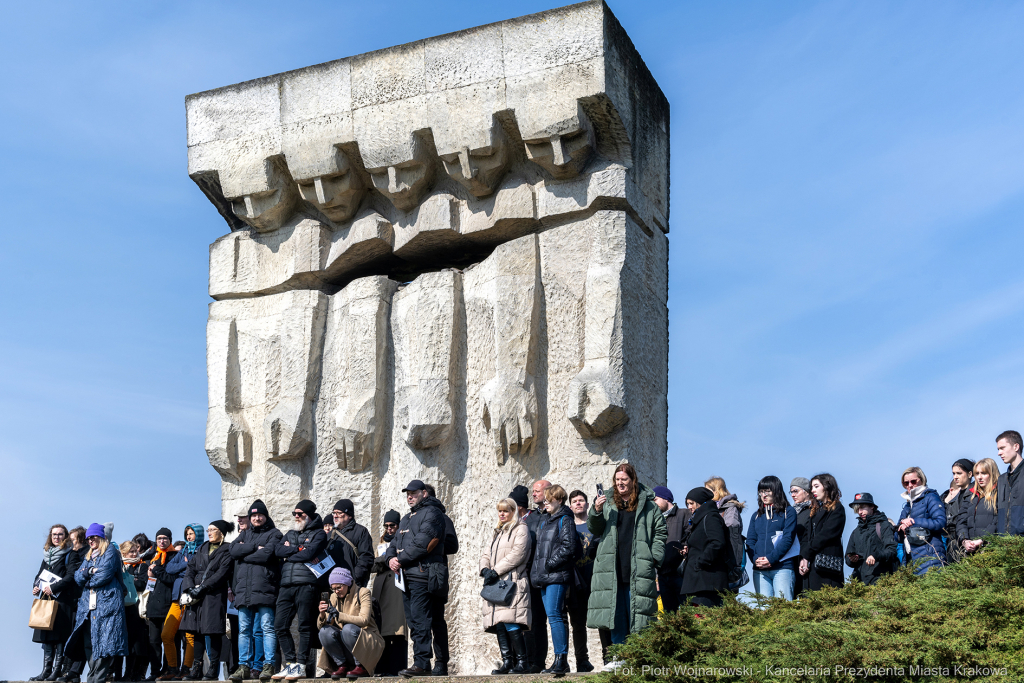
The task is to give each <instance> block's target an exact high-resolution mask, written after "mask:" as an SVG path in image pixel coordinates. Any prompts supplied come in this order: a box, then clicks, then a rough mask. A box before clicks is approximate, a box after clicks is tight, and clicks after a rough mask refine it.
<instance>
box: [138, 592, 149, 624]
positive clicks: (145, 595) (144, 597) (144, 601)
mask: <svg viewBox="0 0 1024 683" xmlns="http://www.w3.org/2000/svg"><path fill="white" fill-rule="evenodd" d="M148 605H149V591H148V590H145V591H142V594H141V595H140V596H139V616H140V617H142V618H143V619H145V618H146V607H147V606H148Z"/></svg>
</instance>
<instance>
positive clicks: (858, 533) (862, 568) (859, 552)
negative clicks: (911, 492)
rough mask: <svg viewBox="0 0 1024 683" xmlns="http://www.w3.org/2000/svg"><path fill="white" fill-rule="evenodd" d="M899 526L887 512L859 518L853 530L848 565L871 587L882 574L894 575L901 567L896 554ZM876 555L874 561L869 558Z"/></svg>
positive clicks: (876, 511) (847, 556) (877, 512)
mask: <svg viewBox="0 0 1024 683" xmlns="http://www.w3.org/2000/svg"><path fill="white" fill-rule="evenodd" d="M895 531H896V528H895V527H894V526H893V525H892V523H891V522H890V521H889V518H888V517H887V516H886V514H885V513H884V512H879V511H878V510H877V509H876V510H875V514H873V515H868V517H867V518H865V519H860V517H858V518H857V528H856V529H854V530H853V531H852V532H851V533H850V540H849V542H848V543H847V544H846V565H847V566H848V567H852V568H853V577H854V578H857V579H860V581H861V583H863V584H865V585H867V586H870V585H871V584H873V583H875V582H876V581H878V579H879V577H881V576H883V575H885V574H891V573H892V572H894V571H896V567H898V566H899V560H898V558H897V556H896V547H897V545H896V534H895ZM869 557H873V558H875V563H874V564H867V563H866V562H865V560H867V559H868V558H869Z"/></svg>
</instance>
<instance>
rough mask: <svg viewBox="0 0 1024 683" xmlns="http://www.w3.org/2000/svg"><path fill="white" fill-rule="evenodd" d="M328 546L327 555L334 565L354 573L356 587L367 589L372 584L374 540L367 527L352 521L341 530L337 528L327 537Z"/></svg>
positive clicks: (353, 578)
mask: <svg viewBox="0 0 1024 683" xmlns="http://www.w3.org/2000/svg"><path fill="white" fill-rule="evenodd" d="M346 538H347V539H348V541H346V540H345V539H346ZM349 542H351V545H349ZM326 544H327V554H328V555H330V556H331V557H332V558H334V564H336V565H337V566H339V567H344V568H345V569H347V570H349V571H350V572H352V580H353V581H354V582H355V583H356V585H357V586H361V587H363V588H366V586H367V584H369V583H370V570H371V569H372V568H373V559H374V558H373V538H372V537H371V536H370V532H369V531H367V529H366V527H364V526H363V525H362V524H356V520H354V519H350V520H349V522H348V524H346V525H345V526H343V527H341V528H340V529H339V528H338V527H335V528H334V529H332V530H331V533H330V534H328V535H327V538H326ZM353 545H354V546H355V548H354V549H353V548H352V546H353ZM328 576H329V575H325V576H323V577H321V579H322V582H325V581H326V580H327V577H328ZM324 585H326V584H324Z"/></svg>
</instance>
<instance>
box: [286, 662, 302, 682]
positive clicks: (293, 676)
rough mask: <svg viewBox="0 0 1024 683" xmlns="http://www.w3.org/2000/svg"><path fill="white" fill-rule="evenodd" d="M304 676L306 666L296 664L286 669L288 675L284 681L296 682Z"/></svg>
mask: <svg viewBox="0 0 1024 683" xmlns="http://www.w3.org/2000/svg"><path fill="white" fill-rule="evenodd" d="M305 675H306V665H305V664H299V663H298V662H296V663H295V664H292V665H290V666H289V667H288V673H287V675H286V676H285V677H284V680H286V681H297V680H299V679H300V678H302V677H304V676H305Z"/></svg>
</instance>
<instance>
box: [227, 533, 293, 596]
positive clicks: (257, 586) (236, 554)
mask: <svg viewBox="0 0 1024 683" xmlns="http://www.w3.org/2000/svg"><path fill="white" fill-rule="evenodd" d="M281 538H282V536H281V531H280V530H279V529H278V528H277V527H275V526H274V520H272V519H270V518H269V517H267V521H266V522H265V523H264V524H263V526H261V527H249V528H248V529H246V530H245V531H243V532H242V533H240V534H238V538H236V539H235V540H234V541H232V542H231V546H230V548H229V552H230V553H231V559H232V560H234V561H235V578H234V589H233V590H234V593H235V607H275V606H276V605H277V588H278V586H279V585H280V583H281V561H280V560H279V559H278V558H277V555H275V554H274V551H275V550H277V546H278V544H280V543H281ZM261 546H262V547H261Z"/></svg>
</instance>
